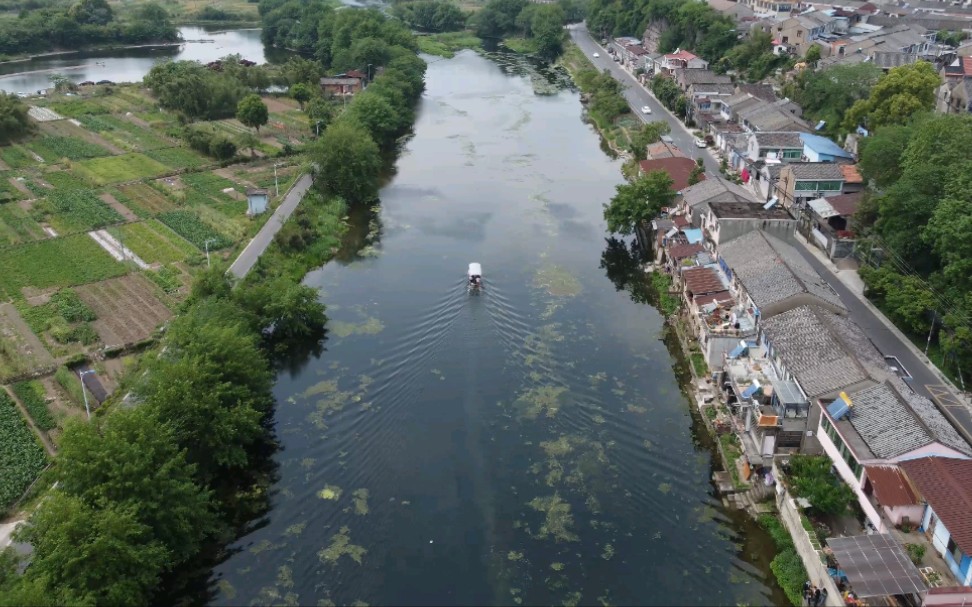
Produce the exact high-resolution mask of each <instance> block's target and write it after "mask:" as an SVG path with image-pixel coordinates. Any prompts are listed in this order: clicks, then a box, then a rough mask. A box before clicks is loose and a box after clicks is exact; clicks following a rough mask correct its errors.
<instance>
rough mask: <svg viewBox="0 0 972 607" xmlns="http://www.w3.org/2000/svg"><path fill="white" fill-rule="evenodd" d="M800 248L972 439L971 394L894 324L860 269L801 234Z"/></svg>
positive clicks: (876, 340)
mask: <svg viewBox="0 0 972 607" xmlns="http://www.w3.org/2000/svg"><path fill="white" fill-rule="evenodd" d="M796 240H797V243H798V244H797V247H796V248H797V250H798V251H800V253H801V254H802V255H803V257H804V258H805V259H806V260H807V262H808V263H809V264H810V265H811V266H812V267H813V268H814V269H815V270H816V271H817V272H818V273H819V274H820V276H821V277H823V279H824V280H826V281H827V282H828V283H829V284H830V286H831V287H833V289H834V291H836V292H837V294H838V295H839V296H840V299H841V301H842V302H844V305H845V306H847V309H848V311H849V312H850V315H851V318H853V319H854V321H855V322H857V324H858V325H860V326H861V328H862V329H864V332H865V333H866V334H867V336H868V337H869V338H870V339H871V343H873V344H874V345H875V346H876V347H877V349H878V350H880V351H881V353H882V354H883V355H884V356H895V357H897V358H898V360H899V361H901V364H902V365H904V367H905V369H906V370H907V371H908V373H909V374H911V376H912V378H913V379H911V380H910V381H908V383H909V385H910V386H911V388H912V389H913V390H914V391H915V392H917V393H918V394H920V395H922V396H925V397H927V398H930V399H931V400H932V401H933V402H934V403H935V404H936V405H937V406H938V408H939V410H941V411H942V413H943V414H944V415H945V416H946V417H948V418H949V419H950V420H951V421H952V423H953V424H954V425H955V426H956V427H957V428H958V429H959V431H960V432H962V434H963V435H965V438H966V440H969V442H972V404H970V402H969V399H968V397H967V396H966V395H965V394H964V393H962V392H961V391H960V390H958V389H957V388H956V387H955V386H954V385H953V384H952V382H951V381H950V380H949V379H948V378H947V377H946V376H945V375H944V374H943V373H942V372H941V371H939V369H938V368H937V367H936V366H935V365H934V364H933V363H932V362H931V360H929V359H928V357H927V356H925V355H924V353H923V352H922V351H921V350H920V349H919V348H918V347H917V346H915V344H914V343H912V341H911V340H910V339H908V337H907V336H905V334H904V333H902V332H901V330H900V329H898V328H897V327H896V326H894V323H892V322H891V321H890V320H888V318H887V317H886V316H885V315H884V314H883V313H882V312H881V311H880V310H878V309H877V308H876V307H875V306H874V304H872V303H871V302H870V301H868V299H867V298H866V297H865V296H864V281H863V280H862V279H861V277H860V275H859V274H858V273H857V271H856V270H841V269H838V268H837V266H835V265H834V264H833V262H831V261H830V260H829V259H828V258H827V256H826V255H824V253H823V251H821V250H820V249H819V248H817V247H815V246H814V245H813V244H811V243H809V242H808V241H807V240H806V238H804V237H803V235H801V234H797V237H796Z"/></svg>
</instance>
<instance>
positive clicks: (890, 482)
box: [864, 466, 918, 507]
mask: <svg viewBox="0 0 972 607" xmlns="http://www.w3.org/2000/svg"><path fill="white" fill-rule="evenodd" d="M864 469H865V470H867V478H869V479H871V486H872V487H873V488H874V497H876V498H877V501H878V503H879V504H881V505H882V506H890V507H894V506H913V505H915V504H917V503H918V496H917V495H915V490H914V488H913V487H912V486H911V483H910V482H909V481H908V477H907V476H905V474H904V472H903V471H902V470H901V468H898V467H897V466H864Z"/></svg>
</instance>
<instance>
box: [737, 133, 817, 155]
mask: <svg viewBox="0 0 972 607" xmlns="http://www.w3.org/2000/svg"><path fill="white" fill-rule="evenodd" d="M801 135H802V133H795V132H793V131H784V132H779V131H768V132H760V133H750V135H749V141H748V145H747V149H746V152H747V153H746V157H747V158H748V159H749V160H751V161H756V160H760V159H762V158H776V159H777V160H789V161H799V160H800V158H802V157H803V140H802V139H801Z"/></svg>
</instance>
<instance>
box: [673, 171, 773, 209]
mask: <svg viewBox="0 0 972 607" xmlns="http://www.w3.org/2000/svg"><path fill="white" fill-rule="evenodd" d="M682 200H683V201H685V203H686V204H687V205H688V206H689V207H691V208H692V209H695V208H696V207H699V206H700V205H704V204H708V203H710V202H755V201H756V200H755V198H754V197H753V195H752V193H750V192H749V190H747V189H745V188H743V187H742V186H740V185H736V184H735V183H732V182H731V181H727V180H726V179H723V178H722V177H714V178H712V179H706V180H705V181H700V182H699V183H697V184H695V185H692V186H689V187H687V188H685V189H684V190H682Z"/></svg>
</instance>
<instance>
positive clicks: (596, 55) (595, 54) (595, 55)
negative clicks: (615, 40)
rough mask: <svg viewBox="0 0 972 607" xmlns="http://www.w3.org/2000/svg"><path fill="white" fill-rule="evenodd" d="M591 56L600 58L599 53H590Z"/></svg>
mask: <svg viewBox="0 0 972 607" xmlns="http://www.w3.org/2000/svg"><path fill="white" fill-rule="evenodd" d="M592 56H593V57H594V58H595V59H600V58H601V53H594V55H592Z"/></svg>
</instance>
